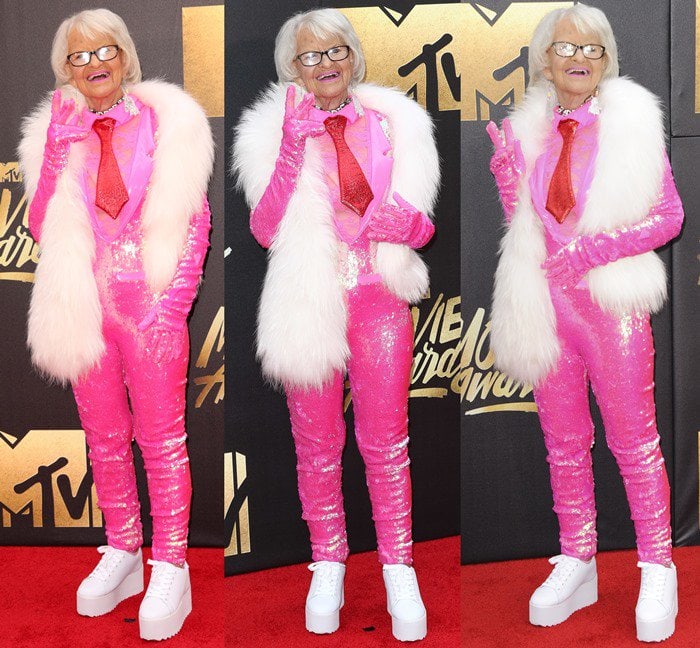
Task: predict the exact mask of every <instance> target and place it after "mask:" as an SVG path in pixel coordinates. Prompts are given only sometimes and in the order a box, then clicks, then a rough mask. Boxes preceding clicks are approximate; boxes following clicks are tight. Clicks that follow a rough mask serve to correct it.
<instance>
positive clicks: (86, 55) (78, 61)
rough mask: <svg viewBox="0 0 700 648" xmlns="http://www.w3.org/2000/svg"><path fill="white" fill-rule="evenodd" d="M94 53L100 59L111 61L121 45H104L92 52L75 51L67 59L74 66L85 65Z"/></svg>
mask: <svg viewBox="0 0 700 648" xmlns="http://www.w3.org/2000/svg"><path fill="white" fill-rule="evenodd" d="M93 54H94V55H95V56H96V57H97V58H98V60H100V61H103V62H104V61H111V60H112V59H113V58H116V57H117V54H119V45H103V46H102V47H98V48H97V49H96V50H92V52H73V53H72V54H69V55H68V56H66V59H68V62H69V63H70V64H71V65H72V66H73V67H83V66H85V65H87V64H88V63H89V62H90V61H91V60H92V55H93Z"/></svg>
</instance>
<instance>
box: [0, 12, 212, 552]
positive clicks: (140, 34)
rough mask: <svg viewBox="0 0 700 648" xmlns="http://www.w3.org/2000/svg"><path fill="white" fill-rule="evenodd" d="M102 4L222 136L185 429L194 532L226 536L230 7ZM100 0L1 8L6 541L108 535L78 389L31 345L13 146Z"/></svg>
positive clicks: (199, 540)
mask: <svg viewBox="0 0 700 648" xmlns="http://www.w3.org/2000/svg"><path fill="white" fill-rule="evenodd" d="M98 4H99V3H98ZM105 4H106V5H108V6H109V8H110V9H111V10H112V11H114V12H116V13H118V14H119V15H120V16H121V17H122V18H123V19H124V21H125V22H126V24H127V26H128V28H129V31H130V33H131V35H132V37H133V39H134V41H135V43H136V48H137V51H138V54H139V58H140V61H141V67H142V70H143V76H144V78H145V79H150V78H162V79H165V80H167V81H171V82H173V83H178V84H181V85H184V87H185V88H186V89H187V90H188V91H189V92H191V93H192V94H193V95H194V96H195V97H196V98H197V100H198V101H199V102H200V103H201V104H202V105H203V106H204V107H205V109H206V111H207V114H208V115H209V117H210V122H211V126H212V129H213V131H214V136H215V140H216V142H217V157H216V165H215V169H214V178H213V180H212V181H211V184H210V191H209V200H210V203H211V211H212V219H213V223H212V235H211V250H210V252H209V256H208V259H207V264H206V267H205V272H204V283H203V284H202V287H201V289H200V293H199V297H198V300H197V302H196V304H195V307H194V311H193V314H192V316H191V319H190V334H191V362H190V372H189V386H188V390H187V430H188V434H189V452H190V461H191V467H192V479H193V486H194V496H193V504H192V522H191V533H190V543H191V544H192V545H198V546H221V545H222V538H223V533H222V528H223V527H222V523H221V508H222V499H223V474H222V471H221V456H222V454H223V418H224V415H223V396H224V349H223V343H224V312H223V216H224V213H223V177H224V155H223V129H224V125H223V114H224V93H223V67H224V53H223V42H224V7H223V5H222V4H220V3H219V4H217V3H214V2H206V1H197V0H183V1H182V2H179V1H178V2H173V1H172V0H151V1H150V2H137V1H136V0H120V1H111V2H109V3H105ZM93 6H94V3H85V2H77V1H70V0H56V1H55V2H51V3H47V2H40V1H39V0H25V1H24V2H21V3H16V2H9V1H7V0H2V3H1V8H0V16H2V18H1V19H0V42H2V44H3V45H2V46H3V51H4V52H5V56H3V57H2V60H1V61H0V79H2V93H1V94H0V112H1V113H2V129H0V304H2V312H3V326H2V333H1V334H0V403H2V406H1V407H0V544H14V545H23V544H40V545H50V544H86V545H90V544H99V543H102V542H103V541H104V530H103V528H102V524H103V522H102V516H101V513H100V510H99V508H98V506H97V501H96V497H95V491H94V487H93V485H92V476H91V472H90V468H89V463H88V460H87V448H86V445H85V435H84V433H83V431H82V430H81V429H80V421H79V419H78V415H77V411H76V406H75V402H74V400H73V395H72V393H71V391H70V389H62V388H61V387H58V386H55V385H49V384H47V383H46V382H45V381H44V380H42V379H41V378H40V377H39V376H38V374H37V373H36V372H35V371H34V369H33V368H32V366H31V363H30V359H29V354H28V351H27V349H26V343H25V338H26V314H27V307H28V303H29V295H30V291H31V288H32V282H33V278H34V269H35V266H36V261H37V258H38V248H37V245H36V243H35V242H34V241H33V240H32V238H31V235H30V233H29V229H28V227H27V203H26V198H25V196H24V192H23V188H22V177H21V173H20V171H19V168H18V165H17V154H16V148H17V144H18V142H19V139H20V132H19V130H20V123H21V120H22V117H23V116H25V115H27V114H28V113H29V112H30V111H31V110H32V109H33V108H34V107H35V106H36V105H37V103H38V102H39V101H40V100H41V99H42V98H43V97H44V96H45V95H46V93H47V92H49V91H50V90H51V89H52V88H53V86H54V77H53V73H52V72H51V67H50V63H49V56H50V52H51V43H52V40H53V36H54V33H55V31H56V29H57V28H58V26H59V24H60V23H61V22H62V21H63V19H65V18H67V17H68V16H69V15H71V14H73V13H75V12H77V11H80V10H83V9H89V8H92V7H93ZM183 164H187V161H186V160H184V161H183ZM134 447H135V451H136V454H137V455H138V449H137V447H136V446H134ZM137 467H138V475H139V489H140V493H141V499H142V516H143V520H144V523H145V525H144V531H145V533H146V540H147V541H149V540H150V533H151V527H150V516H149V506H148V497H147V491H146V482H145V476H144V474H143V470H142V464H141V460H140V456H137Z"/></svg>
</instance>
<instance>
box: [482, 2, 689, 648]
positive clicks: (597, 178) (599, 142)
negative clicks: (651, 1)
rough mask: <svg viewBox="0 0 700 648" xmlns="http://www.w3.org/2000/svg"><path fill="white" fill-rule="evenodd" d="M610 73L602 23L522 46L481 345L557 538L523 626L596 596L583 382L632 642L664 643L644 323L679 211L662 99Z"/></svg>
mask: <svg viewBox="0 0 700 648" xmlns="http://www.w3.org/2000/svg"><path fill="white" fill-rule="evenodd" d="M618 74H619V67H618V61H617V46H616V44H615V38H614V36H613V33H612V29H611V27H610V24H609V22H608V20H607V18H606V17H605V15H604V14H603V12H601V11H600V10H598V9H595V8H592V7H588V6H586V5H583V4H580V3H579V4H577V5H575V6H574V7H571V8H567V9H559V10H556V11H553V12H551V13H549V14H548V15H547V16H545V18H544V19H543V20H542V22H541V23H540V24H539V26H538V27H537V29H536V30H535V33H534V36H533V39H532V43H531V45H530V84H529V87H528V89H527V92H526V93H525V98H524V100H523V101H522V103H521V104H520V105H519V106H518V107H517V108H516V109H515V110H514V111H513V113H512V115H511V117H510V123H509V122H508V121H507V120H506V121H504V123H503V131H502V132H499V131H498V129H497V128H496V127H495V125H494V124H489V127H488V130H489V133H490V134H491V137H492V139H493V141H494V144H495V147H496V151H495V154H494V156H493V159H492V161H491V169H492V172H493V173H494V175H495V178H496V181H497V184H498V188H499V191H500V194H501V199H502V203H503V208H504V212H505V215H506V221H507V225H508V227H507V231H506V234H505V236H504V239H503V242H502V246H501V249H502V253H501V259H500V262H499V265H498V270H497V272H496V284H495V290H494V300H493V320H492V329H491V344H492V348H493V350H494V352H495V356H496V361H497V363H498V364H499V365H500V367H501V368H502V369H503V370H505V371H506V372H508V373H509V374H510V375H511V376H512V377H513V378H515V379H518V380H521V381H526V382H530V383H532V384H533V385H534V388H535V389H534V394H535V401H536V403H537V407H538V411H539V417H540V423H541V425H542V429H543V430H544V439H545V444H546V446H547V451H548V457H547V461H548V462H549V464H550V471H551V484H552V491H553V495H554V510H555V512H556V513H557V516H558V519H559V526H560V542H561V555H559V556H556V557H554V558H552V559H551V560H550V563H552V564H553V565H554V570H553V571H552V573H551V575H550V576H549V578H547V580H546V581H545V582H544V584H543V585H542V586H541V587H539V588H538V589H537V590H536V591H535V593H534V594H533V595H532V598H531V599H530V622H531V623H533V624H535V625H545V626H550V625H555V624H557V623H561V622H562V621H564V620H565V619H566V618H567V617H568V616H569V615H570V614H572V613H573V612H574V611H576V610H578V609H580V608H582V607H584V606H587V605H591V604H592V603H595V601H596V600H597V596H598V594H597V575H596V563H595V557H594V556H595V553H596V529H595V518H596V511H595V502H594V495H593V472H592V465H591V452H590V450H591V446H592V444H593V439H594V428H593V422H592V420H591V414H590V409H589V402H588V386H589V381H590V385H591V386H592V388H593V391H594V393H595V395H596V400H597V402H598V406H599V408H600V411H601V414H602V417H603V422H604V424H605V431H606V439H607V442H608V445H609V447H610V449H611V451H612V452H613V454H614V455H615V458H616V460H617V463H618V466H619V468H620V472H621V474H622V478H623V481H624V485H625V489H626V492H627V499H628V501H629V506H630V510H631V513H632V519H633V521H634V526H635V532H636V536H637V549H638V554H639V563H638V566H639V567H641V588H640V592H639V600H638V602H637V607H636V622H637V637H638V639H639V640H641V641H661V640H663V639H666V638H667V637H669V636H670V635H671V634H672V633H673V631H674V628H675V617H676V613H677V610H678V602H677V594H676V589H677V586H676V569H675V567H674V565H673V563H672V562H671V529H670V517H669V513H670V504H669V485H668V479H667V476H666V470H665V467H664V459H663V457H662V455H661V451H660V449H659V435H658V432H657V429H656V421H655V408H654V345H653V340H652V334H651V328H650V326H649V313H650V312H655V311H657V310H659V309H660V308H661V306H662V304H663V301H664V299H665V296H666V280H665V273H664V268H663V264H662V262H661V261H660V259H659V258H658V257H657V256H656V254H655V253H654V252H653V250H654V248H657V247H659V246H661V245H663V244H665V243H667V242H668V241H670V240H671V239H672V238H674V237H675V236H676V235H677V234H678V233H679V232H680V229H681V224H682V221H683V209H682V206H681V203H680V200H679V197H678V193H677V191H676V187H675V184H674V181H673V175H672V173H671V168H670V166H669V162H668V158H667V156H666V151H665V148H664V130H663V117H662V114H661V110H660V108H659V102H658V99H657V98H656V97H654V96H653V95H652V94H651V93H649V92H648V91H647V90H645V89H644V88H642V87H640V86H639V85H637V84H636V83H634V82H632V81H631V80H629V79H626V78H620V77H618ZM511 124H512V125H511Z"/></svg>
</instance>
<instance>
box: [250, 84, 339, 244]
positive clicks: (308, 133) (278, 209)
mask: <svg viewBox="0 0 700 648" xmlns="http://www.w3.org/2000/svg"><path fill="white" fill-rule="evenodd" d="M294 97H295V91H294V86H293V85H291V86H289V88H287V98H286V101H285V106H284V122H283V124H282V143H281V144H280V151H279V154H278V156H277V161H276V162H275V170H274V171H273V172H272V177H271V178H270V183H269V184H268V185H267V188H266V189H265V192H264V193H263V195H262V198H261V199H260V202H259V203H258V204H257V205H256V207H255V209H253V211H252V212H251V213H250V231H251V232H252V234H253V236H254V237H255V240H256V241H257V242H258V243H260V245H262V246H263V247H265V248H268V247H270V245H271V244H272V239H273V238H274V236H275V234H276V233H277V228H278V226H279V224H280V221H281V220H282V217H283V216H284V212H285V210H286V209H287V205H288V204H289V199H290V198H291V197H292V194H293V193H294V189H295V187H296V183H297V178H298V177H299V173H300V172H301V166H302V164H303V162H304V149H305V147H306V138H307V137H318V136H319V135H321V134H323V133H325V132H326V129H325V127H324V126H323V124H322V123H320V122H316V121H312V120H310V119H309V118H308V116H309V110H310V109H311V107H312V106H313V104H314V96H313V95H312V94H311V93H308V94H306V95H305V96H304V98H303V99H302V100H301V102H300V103H299V105H298V106H296V108H295V107H294Z"/></svg>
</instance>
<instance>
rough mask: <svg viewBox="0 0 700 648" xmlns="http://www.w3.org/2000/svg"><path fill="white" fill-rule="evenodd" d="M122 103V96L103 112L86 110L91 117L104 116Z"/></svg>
mask: <svg viewBox="0 0 700 648" xmlns="http://www.w3.org/2000/svg"><path fill="white" fill-rule="evenodd" d="M122 101H124V95H122V96H121V97H119V99H117V100H116V101H115V102H114V103H113V104H112V105H111V106H110V107H109V108H105V109H104V110H93V109H92V108H88V110H89V111H90V112H91V113H92V114H93V115H106V114H107V113H108V112H109V111H110V110H112V108H116V107H117V106H118V105H119V104H120V103H121V102H122Z"/></svg>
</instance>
